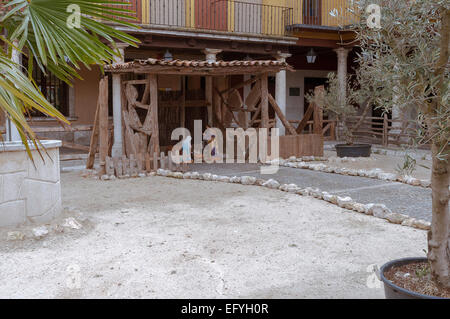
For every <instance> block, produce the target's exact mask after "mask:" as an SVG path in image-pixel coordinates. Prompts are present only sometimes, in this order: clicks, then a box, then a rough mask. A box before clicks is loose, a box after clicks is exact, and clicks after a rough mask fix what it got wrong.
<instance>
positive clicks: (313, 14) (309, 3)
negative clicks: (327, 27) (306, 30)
mask: <svg viewBox="0 0 450 319" xmlns="http://www.w3.org/2000/svg"><path fill="white" fill-rule="evenodd" d="M302 12H303V24H310V25H321V24H322V0H303V10H302Z"/></svg>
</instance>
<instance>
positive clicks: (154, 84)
mask: <svg viewBox="0 0 450 319" xmlns="http://www.w3.org/2000/svg"><path fill="white" fill-rule="evenodd" d="M148 80H149V86H150V110H151V116H152V127H151V131H152V137H151V141H152V145H153V150H152V151H153V152H154V153H156V154H159V125H158V77H157V75H156V74H149V76H148Z"/></svg>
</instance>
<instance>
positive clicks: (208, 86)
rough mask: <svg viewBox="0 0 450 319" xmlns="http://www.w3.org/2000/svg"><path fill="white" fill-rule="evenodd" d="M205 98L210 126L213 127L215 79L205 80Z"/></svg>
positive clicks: (207, 77)
mask: <svg viewBox="0 0 450 319" xmlns="http://www.w3.org/2000/svg"><path fill="white" fill-rule="evenodd" d="M205 98H206V103H207V108H208V126H210V127H212V126H213V118H214V117H213V78H212V76H206V78H205Z"/></svg>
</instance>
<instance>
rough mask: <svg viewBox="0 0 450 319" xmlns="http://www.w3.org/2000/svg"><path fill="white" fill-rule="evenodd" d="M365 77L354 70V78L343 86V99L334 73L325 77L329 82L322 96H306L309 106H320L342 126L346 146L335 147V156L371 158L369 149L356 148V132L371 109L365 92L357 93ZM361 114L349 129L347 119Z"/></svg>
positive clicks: (368, 146) (363, 146)
mask: <svg viewBox="0 0 450 319" xmlns="http://www.w3.org/2000/svg"><path fill="white" fill-rule="evenodd" d="M363 76H364V74H363V73H361V72H360V70H356V74H355V75H354V77H352V78H349V79H348V81H347V82H346V88H345V90H346V94H345V95H343V94H342V91H341V89H342V88H341V85H340V83H339V80H338V78H337V77H336V74H335V73H329V74H328V81H327V85H326V88H325V90H324V91H323V94H321V95H320V96H314V95H309V96H307V99H308V100H309V101H310V102H314V103H318V105H322V107H323V109H324V111H326V112H328V114H330V115H331V114H333V115H334V117H335V119H336V120H337V122H338V123H339V124H340V125H341V126H342V136H341V138H342V139H344V141H345V144H337V145H336V146H335V147H336V153H337V156H338V157H370V154H371V149H372V145H370V144H356V143H355V134H354V133H355V132H356V131H357V130H358V129H359V128H360V127H361V125H362V124H363V123H364V120H365V119H366V117H367V114H368V111H369V110H370V109H371V100H372V98H371V97H370V96H366V95H365V93H366V91H362V90H359V86H358V83H359V79H360V78H361V77H363ZM358 110H361V113H360V114H361V116H360V118H359V120H358V121H357V122H356V123H355V124H354V125H353V126H351V125H350V124H349V121H348V120H349V117H350V116H353V115H356V114H357V113H358Z"/></svg>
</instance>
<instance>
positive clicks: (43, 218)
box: [0, 141, 61, 227]
mask: <svg viewBox="0 0 450 319" xmlns="http://www.w3.org/2000/svg"><path fill="white" fill-rule="evenodd" d="M42 144H43V145H44V147H45V148H46V152H45V151H41V152H42V157H43V159H42V158H41V157H40V155H39V153H38V152H37V151H36V150H35V149H34V150H32V155H33V159H34V164H33V161H32V160H30V159H29V157H28V155H27V153H26V151H25V148H24V146H23V145H22V144H21V142H6V143H0V227H3V226H17V225H20V224H25V223H45V222H48V221H50V220H52V219H53V218H55V217H56V216H57V215H59V214H60V212H61V185H60V171H59V147H60V146H61V142H60V141H42Z"/></svg>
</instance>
